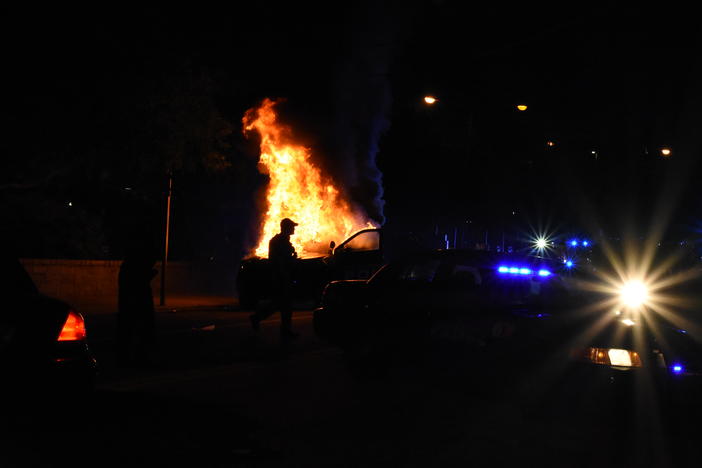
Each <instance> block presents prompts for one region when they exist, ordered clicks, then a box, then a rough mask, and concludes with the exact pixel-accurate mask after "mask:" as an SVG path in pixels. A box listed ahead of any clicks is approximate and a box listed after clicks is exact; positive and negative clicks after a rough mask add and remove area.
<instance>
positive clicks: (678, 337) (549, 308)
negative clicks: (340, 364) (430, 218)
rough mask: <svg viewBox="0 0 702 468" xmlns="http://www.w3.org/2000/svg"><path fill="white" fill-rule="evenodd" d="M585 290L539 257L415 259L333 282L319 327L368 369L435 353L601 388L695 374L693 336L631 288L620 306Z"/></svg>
mask: <svg viewBox="0 0 702 468" xmlns="http://www.w3.org/2000/svg"><path fill="white" fill-rule="evenodd" d="M580 281H582V279H581V278H574V277H573V276H572V275H571V274H570V272H569V271H568V270H567V268H566V266H565V265H563V262H562V261H561V262H557V261H556V262H552V261H549V260H547V259H543V258H538V257H529V256H517V255H509V254H494V253H489V252H479V251H459V250H453V251H451V250H448V251H434V252H428V253H424V254H415V255H410V256H407V257H405V258H403V259H400V260H397V261H395V262H391V263H389V264H387V265H385V266H384V267H383V268H382V269H380V270H379V271H378V272H377V273H376V274H375V275H374V276H373V277H372V278H370V279H369V280H355V281H335V282H332V283H330V284H329V285H328V286H327V288H326V290H325V292H324V295H323V302H322V307H320V308H319V309H317V310H315V312H314V326H315V331H316V333H317V334H318V336H320V337H321V338H323V339H325V340H327V341H328V342H331V343H333V344H336V345H338V346H340V347H342V348H344V349H345V350H346V351H348V352H349V354H350V355H351V356H352V357H354V358H355V359H356V360H365V362H367V363H369V364H371V363H373V364H377V363H379V362H380V363H384V364H387V362H388V361H393V360H396V359H403V358H406V357H408V356H414V355H417V354H424V355H427V354H432V353H437V352H438V353H439V355H441V356H443V358H444V360H452V361H454V362H455V363H456V364H457V365H458V366H460V367H463V368H465V369H468V368H469V367H470V368H472V369H474V370H475V369H476V368H482V370H483V371H486V372H492V373H513V374H519V375H522V376H525V375H527V374H528V375H529V376H530V378H537V377H536V376H541V377H540V378H541V380H543V381H546V380H559V379H562V378H566V377H568V378H569V377H578V378H579V377H583V376H584V377H585V380H584V382H587V383H592V384H597V385H599V384H603V385H606V384H609V383H611V382H613V380H623V381H627V382H629V381H630V382H632V383H633V384H635V385H639V384H640V383H641V382H642V381H644V380H646V381H650V382H654V383H655V384H656V388H657V389H661V388H667V386H668V385H669V384H671V383H678V382H680V381H681V380H688V381H689V380H694V379H695V378H696V376H698V375H702V359H701V358H702V348H700V345H699V342H697V341H696V340H695V339H693V335H695V333H694V331H693V330H687V329H682V328H681V327H679V326H674V325H673V323H671V322H670V321H669V320H668V319H666V317H664V316H662V315H661V314H658V313H655V312H654V311H652V310H647V309H646V306H645V304H643V303H640V304H635V303H634V302H636V301H635V299H634V298H632V297H631V296H632V290H631V288H630V289H627V288H624V290H623V291H622V292H621V294H622V298H623V302H622V301H621V300H620V297H619V294H620V293H619V292H616V294H611V293H609V292H605V293H601V292H600V293H593V292H590V291H588V290H586V289H583V288H581V287H580ZM634 289H636V288H634ZM603 295H604V297H603ZM633 295H635V291H634V292H633ZM603 305H605V306H606V307H604V306H603ZM580 382H583V380H580ZM580 388H581V389H584V388H585V387H583V386H582V385H581V387H580ZM583 391H584V390H583Z"/></svg>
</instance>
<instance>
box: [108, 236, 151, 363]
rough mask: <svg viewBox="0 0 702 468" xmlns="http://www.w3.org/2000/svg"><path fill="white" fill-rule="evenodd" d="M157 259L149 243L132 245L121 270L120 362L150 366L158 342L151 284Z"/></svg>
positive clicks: (118, 319)
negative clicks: (152, 349)
mask: <svg viewBox="0 0 702 468" xmlns="http://www.w3.org/2000/svg"><path fill="white" fill-rule="evenodd" d="M155 263H156V255H155V251H154V249H153V248H151V245H150V244H149V243H147V242H143V243H137V244H134V245H132V246H131V247H130V248H129V249H128V251H127V253H126V255H125V257H124V261H123V262H122V265H121V266H120V269H119V297H118V307H117V309H118V311H117V333H118V346H119V350H118V351H119V353H120V358H121V359H122V360H123V361H125V362H128V363H132V364H148V363H149V362H150V358H149V351H150V348H151V347H152V346H153V345H154V343H155V341H156V327H155V323H154V299H153V293H152V291H151V280H152V279H153V278H154V276H156V274H157V273H158V271H157V270H155V269H154V264H155Z"/></svg>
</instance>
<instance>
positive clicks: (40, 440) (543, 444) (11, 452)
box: [0, 311, 699, 468]
mask: <svg viewBox="0 0 702 468" xmlns="http://www.w3.org/2000/svg"><path fill="white" fill-rule="evenodd" d="M158 319H159V320H158V323H159V330H160V334H159V352H158V354H157V355H156V358H157V361H156V364H155V366H154V367H152V368H146V369H129V368H120V367H118V366H116V365H115V364H114V359H113V356H112V355H111V352H112V351H111V350H112V346H111V336H110V333H111V332H110V330H111V328H110V327H111V325H110V323H111V322H110V320H109V317H107V318H104V317H103V319H102V320H103V321H102V322H101V321H100V320H101V319H97V320H92V321H91V320H88V324H89V326H90V332H91V339H92V340H93V348H94V349H95V352H96V353H97V355H98V358H99V359H100V362H101V365H102V373H101V377H100V380H99V382H98V391H97V393H96V395H95V397H94V399H93V400H92V401H86V402H84V401H69V402H63V403H62V404H60V405H58V407H59V408H60V411H59V412H58V416H56V417H52V419H51V420H49V421H46V420H43V421H41V424H43V427H42V429H43V430H41V431H38V430H36V429H37V428H36V427H35V428H31V429H29V430H26V431H25V432H14V433H11V434H10V435H7V436H5V438H4V439H3V440H4V442H5V446H4V450H3V451H2V452H1V454H0V457H1V458H0V466H3V467H5V466H8V467H9V466H59V465H61V463H59V462H65V461H69V462H71V464H73V465H75V466H169V467H172V466H188V467H209V466H216V467H220V466H222V467H223V466H228V467H231V466H261V467H274V466H275V467H278V466H284V467H293V466H295V467H300V466H304V467H308V466H309V467H317V466H319V467H334V466H338V467H357V466H385V467H387V466H393V467H394V466H399V467H415V466H416V467H423V468H425V467H427V466H514V465H520V466H577V467H581V466H582V467H589V466H593V467H594V466H597V467H602V466H617V467H621V466H682V465H681V464H679V463H678V462H681V461H683V460H690V459H691V457H692V456H698V455H699V449H698V446H697V445H698V442H697V440H698V439H697V437H698V436H699V434H698V433H697V434H689V433H685V434H683V433H680V432H676V431H675V430H671V429H670V427H669V425H667V424H668V422H664V421H659V420H657V419H656V412H655V411H649V412H646V411H644V412H641V411H639V410H640V409H641V408H640V407H639V408H632V407H631V406H630V405H625V404H622V403H623V401H624V402H625V400H621V399H619V400H616V401H613V402H610V404H601V403H602V399H601V398H598V395H587V394H584V395H583V394H582V392H581V393H578V392H577V389H570V391H566V392H560V394H557V395H553V394H544V396H545V398H542V399H533V398H528V397H526V396H525V395H527V393H525V392H524V391H523V390H524V389H525V388H526V387H528V386H529V385H531V384H533V382H529V381H522V380H510V379H508V378H505V376H503V375H501V374H500V373H499V372H497V373H494V372H493V373H490V372H486V369H485V367H484V366H483V365H481V364H480V363H479V361H480V359H479V357H478V358H476V359H475V360H471V359H466V360H465V361H462V360H459V359H457V360H455V362H451V363H447V362H443V363H442V362H436V361H432V360H422V361H416V362H411V363H407V362H404V363H398V365H396V366H395V367H393V368H392V369H391V370H390V371H389V372H388V373H386V374H383V375H372V374H366V373H361V372H358V371H357V370H355V369H354V368H353V367H352V366H350V365H349V363H348V362H347V360H346V359H345V357H344V355H343V354H342V353H341V352H339V351H338V350H336V349H335V348H332V347H329V346H326V345H325V344H324V343H321V342H319V341H318V340H316V339H315V337H314V335H313V333H312V327H311V313H310V312H309V311H297V312H296V313H295V319H294V324H295V327H296V328H297V330H298V331H300V332H301V333H302V336H301V339H300V340H299V341H298V342H297V343H295V345H294V347H293V349H292V352H291V353H290V354H289V355H287V356H282V355H281V354H279V353H278V352H277V351H278V346H277V334H276V331H277V326H278V321H277V320H276V319H275V318H274V319H273V320H269V321H266V322H264V323H263V329H262V331H261V333H260V334H255V333H253V332H252V331H251V330H250V328H249V324H248V314H247V313H245V312H237V311H197V312H175V313H166V312H164V313H161V314H159V317H158ZM212 325H214V329H211V326H212ZM590 400H591V401H590ZM576 406H577V408H576ZM693 409H694V408H688V410H689V411H686V415H687V414H689V415H691V417H695V413H694V412H693ZM17 460H19V462H18V461H17ZM62 466H63V465H62Z"/></svg>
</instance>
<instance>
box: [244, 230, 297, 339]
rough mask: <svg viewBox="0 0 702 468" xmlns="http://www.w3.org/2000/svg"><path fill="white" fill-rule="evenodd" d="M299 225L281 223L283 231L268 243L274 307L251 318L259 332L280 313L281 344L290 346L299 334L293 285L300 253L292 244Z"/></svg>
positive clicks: (254, 327)
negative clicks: (261, 325)
mask: <svg viewBox="0 0 702 468" xmlns="http://www.w3.org/2000/svg"><path fill="white" fill-rule="evenodd" d="M295 226H297V223H296V222H294V221H293V220H291V219H290V218H285V219H283V220H282V221H281V222H280V232H279V233H278V234H276V235H275V236H273V237H272V238H271V240H270V242H269V243H268V259H269V261H270V267H271V289H272V292H273V304H274V307H273V308H271V309H268V310H265V311H258V312H256V313H255V314H253V315H251V325H252V327H253V329H254V330H256V331H258V329H259V323H260V322H261V320H264V319H266V318H267V317H269V316H270V315H272V314H273V313H274V312H275V310H276V308H277V309H278V310H280V342H281V344H282V345H287V344H288V343H289V342H290V340H291V339H294V338H296V337H297V336H298V335H297V333H294V332H293V331H292V285H293V269H294V268H295V261H296V259H297V253H296V252H295V248H294V247H293V245H292V244H291V243H290V236H291V235H293V234H294V233H295Z"/></svg>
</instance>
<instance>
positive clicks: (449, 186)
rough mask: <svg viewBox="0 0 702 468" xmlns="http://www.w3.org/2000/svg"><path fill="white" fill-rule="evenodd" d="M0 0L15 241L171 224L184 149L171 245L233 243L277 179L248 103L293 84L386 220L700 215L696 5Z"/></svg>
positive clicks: (506, 221)
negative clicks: (147, 4)
mask: <svg viewBox="0 0 702 468" xmlns="http://www.w3.org/2000/svg"><path fill="white" fill-rule="evenodd" d="M320 5H322V6H320ZM5 13H6V14H5V15H3V16H4V19H5V20H4V25H3V28H1V29H0V30H2V33H1V34H2V44H3V62H4V67H3V69H4V73H3V75H4V76H3V82H4V86H3V88H4V90H5V96H4V98H5V99H4V105H3V112H2V119H3V128H4V129H5V137H4V138H3V139H2V142H0V145H1V146H0V149H1V150H2V153H3V156H2V171H1V172H0V200H1V207H2V208H1V210H2V211H1V212H0V216H2V219H3V223H2V225H3V226H2V228H1V231H2V235H3V236H4V237H5V238H6V239H7V243H6V245H11V246H12V247H11V248H12V249H13V250H15V251H16V253H17V254H18V255H19V256H22V257H68V258H120V257H121V255H122V253H123V250H124V247H125V239H128V238H129V237H130V236H132V235H134V233H135V232H137V231H140V230H142V231H146V232H148V233H149V235H152V236H153V237H154V238H155V239H159V238H160V237H159V236H160V235H161V230H162V224H163V200H164V187H165V180H166V176H165V174H166V172H167V171H168V170H171V171H172V172H173V173H174V180H175V187H176V189H175V193H174V215H173V216H174V218H173V246H172V247H173V250H172V253H173V257H174V258H176V259H190V260H200V259H210V258H220V259H223V261H226V262H236V261H238V259H240V258H241V256H242V255H244V254H245V253H246V251H247V250H248V248H249V247H250V245H251V244H252V243H253V242H254V241H255V239H254V237H255V226H256V225H257V216H260V208H259V207H258V205H257V200H258V199H259V195H260V191H261V188H262V187H263V186H264V184H265V177H263V176H261V175H260V174H258V172H257V170H256V156H257V146H256V142H255V141H250V140H246V139H245V138H244V137H243V135H242V133H241V118H242V116H243V114H244V112H245V111H246V110H247V109H249V108H251V107H253V106H255V105H257V104H258V103H259V102H260V101H261V100H262V99H263V98H265V97H272V98H284V99H285V102H284V104H282V105H281V111H282V115H283V118H284V119H285V120H286V122H288V123H289V124H290V125H291V126H292V127H293V128H294V129H295V131H296V132H297V133H298V134H299V137H300V139H301V140H302V141H304V143H305V144H307V145H309V146H310V147H312V148H313V152H314V154H315V155H316V157H317V158H318V161H317V162H318V164H320V165H321V166H322V167H324V168H325V170H327V171H328V172H329V173H330V174H331V175H332V176H334V177H335V179H336V180H338V181H339V183H340V184H341V185H342V186H343V187H344V188H345V190H346V191H347V193H348V195H349V197H351V198H352V199H353V200H354V201H356V202H357V203H359V204H360V205H361V206H363V207H364V208H365V210H366V211H367V212H368V214H369V215H370V216H372V217H373V218H374V219H375V220H377V221H378V222H384V223H386V226H388V228H393V229H396V230H398V231H402V232H406V231H413V232H417V233H433V234H438V235H441V234H442V233H444V232H452V231H454V230H455V229H461V230H462V233H463V234H462V235H463V238H464V239H468V240H470V239H471V236H475V235H476V233H478V232H481V233H482V232H484V231H486V230H487V231H490V232H499V231H501V230H502V231H504V230H509V231H510V232H519V231H520V230H522V231H525V230H529V229H531V228H537V229H539V228H540V229H545V228H548V229H550V230H554V231H557V232H559V233H562V234H564V235H565V234H566V233H571V232H579V231H580V232H587V233H590V234H591V235H594V234H596V233H597V232H602V233H605V234H607V235H617V233H618V232H620V231H621V230H622V229H624V228H625V227H629V228H632V229H634V230H637V232H640V234H641V235H646V232H647V229H649V228H650V226H651V225H652V224H656V223H658V224H661V223H662V224H665V225H666V226H670V230H671V234H670V235H677V236H685V235H694V233H695V229H696V228H697V222H696V220H697V219H699V216H700V203H699V199H698V197H697V194H696V188H697V183H696V181H697V178H698V177H699V166H698V164H697V160H698V157H699V155H700V151H701V150H702V148H701V146H700V135H699V132H698V127H699V126H700V122H701V119H700V116H699V112H700V111H699V108H700V105H699V104H700V102H699V101H700V99H701V97H702V95H701V93H700V82H701V80H702V73H701V72H702V69H701V68H700V50H699V28H698V27H697V26H695V25H693V24H692V23H691V22H690V21H688V20H687V18H690V19H693V18H694V15H693V14H691V13H690V12H688V11H684V10H680V11H673V9H672V8H668V9H660V8H659V9H650V10H645V9H641V8H640V9H630V8H625V7H619V6H616V5H615V6H601V7H595V6H588V8H587V9H586V8H584V7H583V9H582V10H580V11H572V10H571V9H566V8H564V7H561V8H559V7H553V6H534V5H532V4H530V5H529V6H528V7H527V6H522V7H518V8H516V9H515V8H506V7H505V6H503V5H500V6H494V7H490V6H480V7H476V6H471V7H470V8H468V7H466V6H465V5H464V2H457V1H456V2H454V1H427V2H402V3H399V2H398V3H396V4H390V3H383V4H382V5H376V4H375V3H374V2H360V3H359V2H353V3H348V4H342V5H341V6H334V7H332V6H330V4H317V5H314V6H313V5H312V4H305V3H304V2H303V3H300V2H298V3H294V4H290V3H286V4H282V5H277V4H275V3H266V4H264V5H261V6H254V5H250V6H242V7H240V6H237V7H236V8H233V7H229V8H227V9H226V10H216V9H209V10H205V9H197V10H194V9H193V8H188V9H182V10H177V9H174V8H173V7H169V8H168V10H162V9H157V8H140V9H139V10H136V11H135V10H128V9H126V8H123V9H117V8H115V9H114V10H113V11H109V10H105V9H95V10H91V9H80V10H77V9H76V10H70V9H68V8H64V7H62V8H54V9H41V10H40V11H30V10H22V9H13V10H6V12H5ZM425 94H433V95H435V96H436V97H437V98H439V102H438V103H437V104H436V105H435V106H433V107H428V106H426V105H424V104H423V103H422V101H421V98H422V97H423V96H424V95H425ZM518 103H524V104H527V105H528V110H527V111H526V112H518V111H517V110H516V108H515V106H516V104H518ZM547 141H553V142H554V143H555V145H554V146H552V147H549V146H547V145H546V143H547ZM663 146H667V147H670V148H672V150H673V155H672V156H671V157H670V158H663V157H661V156H660V152H659V151H660V148H661V147H663ZM593 151H595V152H596V154H594V153H593ZM512 213H515V214H512ZM430 237H431V236H430V235H429V237H427V239H429V238H430Z"/></svg>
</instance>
